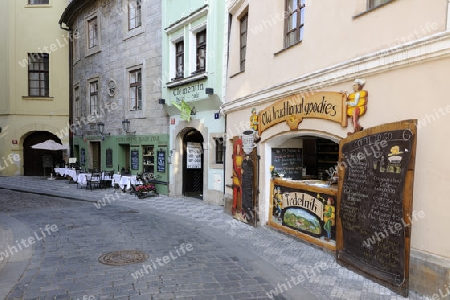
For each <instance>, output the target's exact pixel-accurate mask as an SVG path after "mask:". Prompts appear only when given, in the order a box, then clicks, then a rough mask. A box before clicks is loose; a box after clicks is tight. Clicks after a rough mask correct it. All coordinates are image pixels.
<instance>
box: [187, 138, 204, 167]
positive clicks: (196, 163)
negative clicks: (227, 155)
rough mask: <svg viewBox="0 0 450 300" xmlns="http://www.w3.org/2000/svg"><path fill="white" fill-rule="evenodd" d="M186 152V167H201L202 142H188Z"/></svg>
mask: <svg viewBox="0 0 450 300" xmlns="http://www.w3.org/2000/svg"><path fill="white" fill-rule="evenodd" d="M186 152H187V160H186V168H188V169H201V168H202V152H203V149H202V144H201V143H191V142H188V143H187V147H186Z"/></svg>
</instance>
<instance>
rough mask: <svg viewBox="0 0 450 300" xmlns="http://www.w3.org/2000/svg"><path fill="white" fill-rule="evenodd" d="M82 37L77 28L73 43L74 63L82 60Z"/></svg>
mask: <svg viewBox="0 0 450 300" xmlns="http://www.w3.org/2000/svg"><path fill="white" fill-rule="evenodd" d="M79 37H80V31H79V29H78V28H75V29H74V30H73V33H72V43H73V62H74V63H75V62H77V61H79V60H80V45H79V43H78V40H79Z"/></svg>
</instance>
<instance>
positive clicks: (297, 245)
mask: <svg viewBox="0 0 450 300" xmlns="http://www.w3.org/2000/svg"><path fill="white" fill-rule="evenodd" d="M2 188H3V189H10V190H17V191H24V192H29V193H37V194H44V195H53V196H58V197H65V198H68V199H73V200H78V201H80V200H81V201H88V202H93V203H92V205H93V209H103V208H104V207H107V206H109V205H121V206H126V207H129V208H131V209H140V208H147V209H149V208H151V209H153V210H155V211H159V212H161V213H164V214H172V215H174V216H175V217H176V216H183V217H185V218H188V219H190V220H192V222H194V223H195V222H196V223H198V227H199V228H200V227H201V228H205V229H207V228H206V227H205V224H208V225H206V226H209V228H210V230H211V232H213V231H216V230H220V231H221V232H224V233H226V234H227V235H228V236H229V237H230V238H232V239H233V241H236V242H238V243H239V244H240V246H242V247H244V248H246V249H250V250H251V251H252V252H253V253H254V254H255V255H258V256H259V257H260V258H261V259H263V260H264V261H266V262H267V263H268V264H267V265H268V266H269V268H268V270H267V272H270V266H275V267H276V269H277V271H279V272H281V273H282V274H284V276H285V277H284V278H282V277H280V278H279V283H278V285H274V286H273V291H274V292H275V291H276V292H277V293H278V294H279V295H280V296H281V297H283V296H287V294H288V293H287V291H286V290H287V289H290V287H291V286H293V285H294V284H295V285H297V284H298V285H299V286H302V287H304V288H305V289H307V290H308V291H310V292H311V294H313V295H315V296H316V297H317V298H318V299H364V300H365V299H405V298H403V297H401V296H399V295H397V294H395V293H393V292H392V291H390V290H389V289H387V288H385V287H382V286H380V285H378V284H376V283H374V282H372V281H370V280H368V279H366V278H364V277H362V276H360V275H358V274H356V273H354V272H352V271H350V270H348V269H346V268H343V267H341V266H339V265H338V264H336V262H335V257H334V254H333V253H330V252H328V251H324V250H322V249H318V248H316V247H313V246H310V245H308V244H305V243H303V242H302V241H299V240H298V239H296V238H293V237H290V236H287V235H285V234H282V233H279V232H277V231H275V230H272V229H270V228H269V227H265V226H261V227H257V228H253V227H251V226H248V225H246V224H244V223H242V222H239V221H236V220H234V219H233V218H231V216H229V215H228V214H226V213H224V212H223V207H221V206H216V205H209V204H206V203H204V202H202V201H199V200H196V199H192V198H184V197H167V196H159V197H152V198H146V199H142V200H141V199H138V198H136V197H135V196H134V195H129V194H124V193H122V192H121V191H120V190H117V191H115V190H114V189H104V190H94V191H89V190H84V189H83V190H81V189H77V186H76V184H69V183H68V181H66V180H52V181H50V180H45V179H43V178H42V177H24V176H21V177H0V197H1V193H2V192H1V189H2ZM94 206H95V208H94ZM0 212H2V210H1V208H0ZM2 215H3V214H0V216H2ZM0 230H1V228H0ZM0 232H3V231H0ZM13 240H14V238H13ZM0 242H1V236H0ZM1 247H2V245H1V244H0V249H2V248H1ZM8 263H9V262H8ZM0 265H1V264H0ZM17 269H19V271H20V268H19V267H18V268H17ZM22 270H23V268H22ZM19 271H16V273H17V272H19ZM2 273H3V270H0V276H1V274H2ZM14 275H16V276H17V274H14ZM18 276H20V275H18ZM0 278H1V277H0ZM292 278H294V280H292ZM295 278H297V279H298V278H302V279H303V280H302V281H300V280H295ZM273 296H275V293H273ZM281 297H280V298H281ZM274 298H275V299H278V298H277V297H274ZM409 299H429V298H427V297H424V296H420V295H417V294H415V293H412V292H410V297H409Z"/></svg>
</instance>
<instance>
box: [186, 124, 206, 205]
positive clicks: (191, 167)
mask: <svg viewBox="0 0 450 300" xmlns="http://www.w3.org/2000/svg"><path fill="white" fill-rule="evenodd" d="M183 150H184V151H183V195H185V196H188V197H195V198H199V199H203V168H204V166H203V164H204V162H203V136H202V134H201V133H200V132H199V131H197V130H191V131H189V132H188V133H186V134H185V135H184V137H183Z"/></svg>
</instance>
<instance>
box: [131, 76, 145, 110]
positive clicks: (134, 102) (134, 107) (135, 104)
mask: <svg viewBox="0 0 450 300" xmlns="http://www.w3.org/2000/svg"><path fill="white" fill-rule="evenodd" d="M137 72H139V73H140V76H141V78H140V79H141V81H140V85H135V86H132V85H133V84H135V83H136V82H131V79H132V74H133V73H137ZM135 87H138V88H140V90H141V99H140V101H139V99H136V98H132V93H135V95H136V96H137V95H139V92H137V90H136V91H135V92H132V89H133V88H135ZM127 88H128V103H129V110H130V111H142V110H143V105H144V100H143V98H144V97H143V74H142V67H135V68H132V69H129V70H128V87H127ZM133 99H134V100H133ZM139 102H140V107H139Z"/></svg>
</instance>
